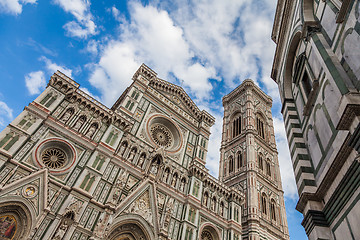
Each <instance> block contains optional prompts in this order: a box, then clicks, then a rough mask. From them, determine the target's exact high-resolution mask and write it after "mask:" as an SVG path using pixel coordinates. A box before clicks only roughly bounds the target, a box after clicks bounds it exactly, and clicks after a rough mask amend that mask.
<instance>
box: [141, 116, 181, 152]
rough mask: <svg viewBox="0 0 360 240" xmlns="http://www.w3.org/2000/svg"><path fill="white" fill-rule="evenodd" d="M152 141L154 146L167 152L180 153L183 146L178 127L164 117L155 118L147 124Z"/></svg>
mask: <svg viewBox="0 0 360 240" xmlns="http://www.w3.org/2000/svg"><path fill="white" fill-rule="evenodd" d="M147 130H148V134H149V137H150V139H151V140H152V142H153V143H154V144H156V145H157V146H159V147H163V148H164V149H166V150H167V151H171V152H176V151H179V149H180V148H181V145H182V136H181V134H180V131H179V129H178V127H177V126H176V125H175V124H174V123H173V122H172V121H171V120H169V119H167V118H165V117H162V116H158V115H157V116H153V117H151V118H150V119H149V121H148V123H147Z"/></svg>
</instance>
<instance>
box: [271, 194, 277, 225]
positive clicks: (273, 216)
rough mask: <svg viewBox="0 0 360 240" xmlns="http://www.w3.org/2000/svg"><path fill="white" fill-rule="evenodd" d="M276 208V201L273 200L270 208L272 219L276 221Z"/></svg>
mask: <svg viewBox="0 0 360 240" xmlns="http://www.w3.org/2000/svg"><path fill="white" fill-rule="evenodd" d="M275 209H276V207H275V201H274V199H272V200H271V206H270V210H271V219H272V220H274V221H276V210H275Z"/></svg>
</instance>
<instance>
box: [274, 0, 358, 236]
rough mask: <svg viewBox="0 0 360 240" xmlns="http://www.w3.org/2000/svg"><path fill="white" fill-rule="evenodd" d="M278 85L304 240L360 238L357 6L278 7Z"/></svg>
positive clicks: (346, 1) (302, 1)
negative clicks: (304, 234) (303, 229)
mask: <svg viewBox="0 0 360 240" xmlns="http://www.w3.org/2000/svg"><path fill="white" fill-rule="evenodd" d="M272 38H273V40H274V42H275V43H276V44H277V47H276V53H275V57H274V62H273V69H272V78H273V79H274V80H275V81H276V83H277V84H278V86H279V91H280V96H281V100H282V104H283V105H282V114H283V116H284V123H285V128H286V133H287V138H288V143H289V149H290V153H291V159H292V164H293V169H294V173H295V176H296V184H297V188H298V192H299V201H298V203H297V206H296V209H297V210H298V211H299V212H301V213H302V214H303V216H304V219H303V221H302V225H303V227H304V228H305V231H306V233H307V235H308V237H309V239H360V229H359V214H360V201H359V200H360V197H359V196H360V188H359V186H360V174H359V172H360V155H359V153H360V81H359V80H360V68H359V66H360V44H359V42H360V1H359V0H342V1H340V0H327V1H320V0H294V1H286V0H279V1H278V5H277V10H276V16H275V22H274V27H273V33H272Z"/></svg>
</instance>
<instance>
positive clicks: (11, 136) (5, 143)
mask: <svg viewBox="0 0 360 240" xmlns="http://www.w3.org/2000/svg"><path fill="white" fill-rule="evenodd" d="M17 140H19V135H18V134H16V133H15V132H9V133H7V134H6V135H5V137H4V138H3V139H2V140H1V141H0V148H3V149H5V150H6V151H9V150H10V148H11V147H12V146H13V145H14V144H15V143H16V142H17Z"/></svg>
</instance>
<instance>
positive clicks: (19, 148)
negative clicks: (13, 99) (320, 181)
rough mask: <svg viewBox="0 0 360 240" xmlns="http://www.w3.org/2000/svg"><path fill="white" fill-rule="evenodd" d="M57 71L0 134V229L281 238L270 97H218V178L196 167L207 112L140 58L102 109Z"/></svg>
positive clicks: (69, 234)
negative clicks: (128, 79)
mask: <svg viewBox="0 0 360 240" xmlns="http://www.w3.org/2000/svg"><path fill="white" fill-rule="evenodd" d="M79 87H80V86H79V84H78V83H76V82H75V81H73V80H72V79H70V78H69V77H67V76H65V75H64V74H62V73H61V72H59V71H58V72H56V73H55V74H54V75H53V76H52V77H51V79H50V81H49V84H48V86H47V88H46V89H45V91H44V92H43V93H41V94H40V95H39V96H38V97H37V98H36V99H35V100H34V101H33V102H32V103H30V104H29V105H28V106H26V107H25V109H24V111H23V112H22V113H21V114H20V115H19V116H18V117H17V118H16V119H15V120H14V121H13V122H12V123H10V124H9V125H8V126H7V127H6V128H5V130H4V131H2V132H1V133H0V238H1V239H55V240H61V239H71V240H75V239H76V240H84V239H92V240H100V239H109V240H119V239H121V240H123V239H129V240H134V239H136V240H140V239H142V240H145V239H146V240H153V239H179V240H195V239H203V240H205V239H206V240H220V239H226V240H240V239H249V240H250V239H251V240H253V239H254V240H256V239H273V240H275V239H288V238H289V237H288V230H287V222H286V215H285V209H284V200H283V192H282V190H281V182H280V173H279V166H278V160H277V152H276V147H275V140H274V132H273V126H272V118H271V112H270V108H271V99H270V98H269V97H268V96H266V95H265V94H264V93H263V92H262V91H261V90H260V89H259V88H258V87H256V86H255V84H254V83H253V82H252V81H251V80H246V81H244V83H243V84H242V85H241V86H239V87H238V88H237V89H235V90H234V91H233V92H232V93H230V94H229V95H227V96H226V97H224V107H225V116H224V132H223V141H222V147H221V160H220V180H218V179H216V178H214V177H213V176H211V175H210V174H209V171H208V169H207V168H206V167H205V163H206V155H207V149H208V143H209V136H210V127H211V126H212V125H213V124H214V120H215V119H214V117H212V116H211V115H210V114H209V113H207V112H206V111H204V110H202V111H201V110H200V109H199V108H198V107H197V106H196V105H195V104H194V102H193V101H192V100H191V99H190V97H189V96H188V95H187V94H186V92H185V91H184V90H183V89H182V88H181V87H179V86H176V85H174V84H171V83H169V82H167V81H165V80H162V79H160V78H158V77H157V75H156V73H155V72H154V71H153V70H151V69H150V68H148V67H147V66H145V65H142V66H141V67H140V68H139V69H138V70H137V72H136V73H135V74H134V76H133V82H132V84H131V85H130V86H129V87H128V88H127V89H126V90H125V92H124V93H123V94H122V95H121V96H120V97H119V99H118V100H117V101H116V102H115V104H114V105H113V106H112V107H111V108H107V107H106V106H104V105H103V104H101V103H100V102H98V101H97V100H95V99H94V98H92V97H91V96H89V95H87V94H86V93H85V92H83V91H82V90H81V89H80V88H79Z"/></svg>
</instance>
